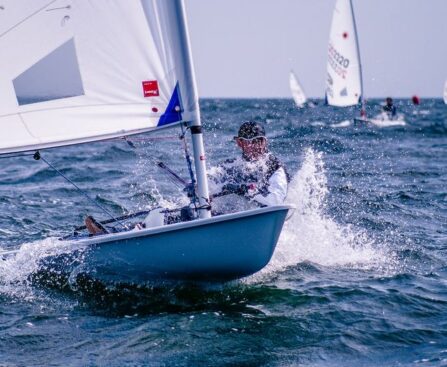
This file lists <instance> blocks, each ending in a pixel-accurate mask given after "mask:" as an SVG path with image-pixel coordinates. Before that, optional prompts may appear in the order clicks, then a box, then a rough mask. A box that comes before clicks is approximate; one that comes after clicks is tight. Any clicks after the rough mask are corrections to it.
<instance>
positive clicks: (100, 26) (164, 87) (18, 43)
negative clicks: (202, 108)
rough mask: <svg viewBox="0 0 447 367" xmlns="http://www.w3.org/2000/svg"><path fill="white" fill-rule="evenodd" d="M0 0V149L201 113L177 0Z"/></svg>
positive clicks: (118, 132)
mask: <svg viewBox="0 0 447 367" xmlns="http://www.w3.org/2000/svg"><path fill="white" fill-rule="evenodd" d="M2 7H3V10H2V11H1V13H0V24H3V26H1V25H0V34H3V36H2V37H0V49H1V53H2V58H1V59H0V99H1V100H2V103H1V104H0V128H1V129H2V131H3V133H2V134H0V154H4V153H12V152H21V151H27V150H30V149H42V148H46V147H55V146H65V145H71V144H76V143H78V142H79V143H84V142H88V141H97V140H102V139H109V138H111V137H118V136H124V135H130V134H134V133H140V132H147V131H151V130H156V129H159V128H164V127H166V126H168V125H171V124H177V123H179V122H180V121H185V120H188V121H196V120H198V119H199V112H198V101H197V100H198V97H197V92H196V86H195V81H194V77H193V76H191V75H190V74H191V72H190V68H191V67H192V66H191V65H190V60H189V58H188V56H189V55H188V52H189V49H186V50H185V48H184V47H185V46H184V39H183V38H182V37H184V35H183V33H184V29H183V28H181V27H182V25H179V24H178V22H175V20H176V17H177V16H178V15H177V13H178V12H179V10H178V9H179V8H181V7H182V2H181V1H180V0H172V1H165V0H131V1H121V0H109V1H107V2H100V1H82V0H55V1H50V0H46V1H42V0H36V1H35V2H31V1H29V0H4V1H3V2H2ZM180 13H181V12H180ZM5 19H7V22H3V20H5ZM2 31H3V32H2ZM188 46H189V45H188ZM174 97H175V98H174ZM177 104H178V106H177Z"/></svg>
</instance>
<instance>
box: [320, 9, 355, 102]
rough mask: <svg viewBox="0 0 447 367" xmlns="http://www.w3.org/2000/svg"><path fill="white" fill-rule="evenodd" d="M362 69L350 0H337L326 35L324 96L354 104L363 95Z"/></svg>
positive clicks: (331, 100) (327, 98)
mask: <svg viewBox="0 0 447 367" xmlns="http://www.w3.org/2000/svg"><path fill="white" fill-rule="evenodd" d="M362 94H363V90H362V70H361V64H360V53H359V48H358V40H357V31H356V26H355V19H354V12H353V8H352V3H351V0H337V2H336V4H335V9H334V13H333V16H332V25H331V32H330V36H329V48H328V63H327V80H326V100H327V103H328V104H329V105H331V106H339V107H345V106H353V105H356V104H358V103H359V101H360V99H361V98H362Z"/></svg>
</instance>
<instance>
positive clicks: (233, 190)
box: [222, 184, 256, 196]
mask: <svg viewBox="0 0 447 367" xmlns="http://www.w3.org/2000/svg"><path fill="white" fill-rule="evenodd" d="M255 188H256V185H254V184H226V185H224V186H223V187H222V192H223V193H228V194H236V195H242V196H243V195H247V194H248V192H249V191H251V190H254V189H255Z"/></svg>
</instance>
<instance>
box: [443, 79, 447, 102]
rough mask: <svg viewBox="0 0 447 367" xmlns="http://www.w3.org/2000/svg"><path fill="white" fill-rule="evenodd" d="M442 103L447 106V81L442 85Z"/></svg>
mask: <svg viewBox="0 0 447 367" xmlns="http://www.w3.org/2000/svg"><path fill="white" fill-rule="evenodd" d="M444 103H445V104H447V80H446V81H445V83H444Z"/></svg>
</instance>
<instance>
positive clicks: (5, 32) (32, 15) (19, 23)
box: [0, 0, 57, 38]
mask: <svg viewBox="0 0 447 367" xmlns="http://www.w3.org/2000/svg"><path fill="white" fill-rule="evenodd" d="M56 1H57V0H53V1H50V2H49V3H48V4H47V5H45V6H43V7H41V8H40V9H38V10H36V11H35V12H34V13H32V14H31V15H28V16H27V17H26V18H24V19H22V20H21V21H20V22H18V23H16V24H14V25H13V26H12V27H11V28H9V29H7V30H6V31H4V32H3V33H2V34H0V38H1V37H3V36H4V35H5V34H7V33H9V32H11V31H12V30H13V29H14V28H17V27H18V26H19V25H21V24H22V23H24V22H26V21H27V20H28V19H30V18H32V17H34V16H35V15H36V14H38V13H40V12H41V11H42V10H44V9H45V8H47V7H49V6H50V5H51V4H53V3H55V2H56Z"/></svg>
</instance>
